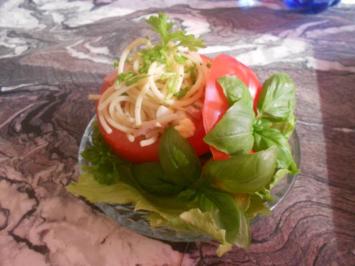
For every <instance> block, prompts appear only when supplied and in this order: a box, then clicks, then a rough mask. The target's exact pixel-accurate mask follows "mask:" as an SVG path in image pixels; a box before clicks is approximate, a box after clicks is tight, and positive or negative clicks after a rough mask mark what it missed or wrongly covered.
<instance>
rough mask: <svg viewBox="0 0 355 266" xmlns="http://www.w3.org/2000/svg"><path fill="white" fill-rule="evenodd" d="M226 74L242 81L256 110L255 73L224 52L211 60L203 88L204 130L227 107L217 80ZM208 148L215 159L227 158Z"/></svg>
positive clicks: (258, 83)
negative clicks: (204, 87) (204, 88)
mask: <svg viewBox="0 0 355 266" xmlns="http://www.w3.org/2000/svg"><path fill="white" fill-rule="evenodd" d="M226 75H230V76H236V77H238V78H239V79H240V80H241V81H242V82H244V84H245V85H246V86H247V87H248V88H249V91H250V94H251V96H252V97H253V100H254V102H253V104H254V110H256V106H257V101H258V97H259V94H260V91H261V84H260V82H259V81H258V78H257V77H256V75H255V73H254V72H253V71H252V70H251V69H250V68H248V67H247V66H245V65H244V64H242V63H240V62H238V61H237V60H236V59H235V58H234V57H231V56H228V55H224V54H222V55H219V56H217V57H216V58H215V59H214V60H213V61H212V67H211V69H210V74H209V77H208V80H207V85H206V90H205V100H204V105H203V110H202V116H203V124H204V127H205V130H206V132H209V131H210V130H211V129H212V128H213V127H214V126H215V125H216V124H217V122H218V121H219V120H220V119H221V118H222V116H223V114H224V113H225V112H226V111H227V109H228V102H227V99H226V97H225V96H224V93H223V89H222V88H221V87H220V86H219V84H218V82H217V80H218V78H220V77H223V76H226ZM210 150H211V152H212V155H213V158H214V159H215V160H223V159H227V158H229V155H228V154H226V153H224V152H221V151H218V150H216V149H215V148H213V147H210Z"/></svg>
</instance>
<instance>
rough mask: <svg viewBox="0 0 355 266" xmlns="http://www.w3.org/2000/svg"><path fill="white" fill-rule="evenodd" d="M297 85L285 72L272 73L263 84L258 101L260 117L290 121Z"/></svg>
mask: <svg viewBox="0 0 355 266" xmlns="http://www.w3.org/2000/svg"><path fill="white" fill-rule="evenodd" d="M295 91H296V86H295V84H294V82H293V81H292V79H291V78H290V77H289V76H288V75H287V74H285V73H278V74H274V75H272V76H271V77H270V78H269V79H267V80H266V81H265V82H264V84H263V89H262V91H261V93H260V97H259V101H258V112H259V117H262V118H266V119H268V120H270V121H273V122H280V121H282V122H285V121H288V120H289V119H290V118H291V116H292V114H293V112H294V109H295V103H296V100H295Z"/></svg>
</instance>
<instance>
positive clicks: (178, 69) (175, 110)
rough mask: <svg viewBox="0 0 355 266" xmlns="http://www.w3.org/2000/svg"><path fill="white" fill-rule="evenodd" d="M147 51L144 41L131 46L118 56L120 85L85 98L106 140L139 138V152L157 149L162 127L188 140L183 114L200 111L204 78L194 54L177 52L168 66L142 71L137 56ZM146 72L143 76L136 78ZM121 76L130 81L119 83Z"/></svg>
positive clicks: (190, 131) (154, 65)
mask: <svg viewBox="0 0 355 266" xmlns="http://www.w3.org/2000/svg"><path fill="white" fill-rule="evenodd" d="M151 47H152V44H151V43H150V41H149V40H148V39H145V38H138V39H136V40H135V41H133V42H132V43H130V44H129V45H128V46H127V47H126V49H124V51H123V52H122V54H121V56H120V60H119V63H118V67H117V74H118V82H115V83H114V84H112V85H111V86H110V87H109V88H107V89H106V90H105V91H104V92H103V93H102V94H101V95H100V96H98V95H90V96H89V98H90V99H93V100H98V106H97V111H98V119H99V120H100V123H101V125H102V128H103V129H104V130H105V131H106V133H107V134H111V133H112V130H113V129H116V130H120V131H122V132H125V133H126V134H127V138H128V139H129V141H131V142H134V141H135V140H136V138H137V137H141V139H140V142H139V143H140V145H141V146H142V147H144V146H148V145H151V144H153V143H155V142H156V141H157V139H158V138H159V135H160V134H161V133H162V132H163V130H162V128H164V127H166V126H171V125H172V126H175V128H176V130H178V131H179V132H180V133H181V135H182V136H183V137H186V138H187V137H190V136H192V135H193V134H194V131H195V127H194V125H193V123H192V120H191V119H192V117H190V115H189V113H188V112H187V108H188V106H190V105H191V104H194V103H196V105H195V108H197V109H199V108H201V103H200V102H201V98H202V96H203V91H204V86H205V76H206V65H205V64H204V63H203V61H202V59H201V57H200V56H199V55H198V54H197V53H192V52H189V51H182V50H178V49H175V50H172V55H173V56H171V55H170V56H169V57H168V58H167V62H161V61H159V60H156V61H152V62H151V63H150V64H149V65H148V66H146V65H144V64H145V63H144V58H142V53H141V51H144V49H149V48H151ZM178 57H179V58H180V60H178V59H177V58H178ZM181 58H182V59H181ZM144 67H146V68H147V70H146V72H145V73H146V74H144V73H141V72H140V70H141V69H142V68H144ZM124 75H127V77H128V78H126V80H124V79H123V78H122V80H121V77H124ZM129 75H130V76H129ZM130 78H131V80H130ZM128 81H130V82H128ZM128 83H130V84H128Z"/></svg>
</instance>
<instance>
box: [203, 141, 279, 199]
mask: <svg viewBox="0 0 355 266" xmlns="http://www.w3.org/2000/svg"><path fill="white" fill-rule="evenodd" d="M276 155H277V149H276V147H271V148H269V149H267V150H263V151H259V152H257V153H254V154H237V155H234V156H232V157H231V158H230V159H228V160H223V161H209V162H208V163H207V164H206V165H205V166H204V169H203V173H204V175H206V176H207V178H209V180H210V181H211V182H212V183H213V184H214V185H215V186H216V187H218V188H220V189H222V190H224V191H228V192H231V193H252V192H257V191H259V190H261V189H262V188H264V187H265V186H266V185H267V184H268V183H270V181H271V179H272V177H273V176H274V173H275V170H276Z"/></svg>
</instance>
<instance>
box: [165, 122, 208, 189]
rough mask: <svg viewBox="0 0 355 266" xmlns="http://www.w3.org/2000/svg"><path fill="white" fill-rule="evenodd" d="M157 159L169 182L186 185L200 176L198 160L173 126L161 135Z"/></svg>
mask: <svg viewBox="0 0 355 266" xmlns="http://www.w3.org/2000/svg"><path fill="white" fill-rule="evenodd" d="M159 159H160V164H161V166H162V168H163V170H164V173H165V178H166V179H167V181H169V182H173V183H174V184H177V185H183V186H186V185H189V184H191V183H192V182H194V181H196V180H197V179H198V178H199V177H200V172H201V164H200V160H199V159H198V157H197V155H196V153H195V151H194V149H193V148H192V147H191V145H190V144H189V143H188V141H187V140H186V139H184V138H183V137H181V136H180V134H179V133H178V132H177V131H176V130H175V129H174V128H168V129H166V130H165V132H164V134H163V135H162V137H161V140H160V147H159Z"/></svg>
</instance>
